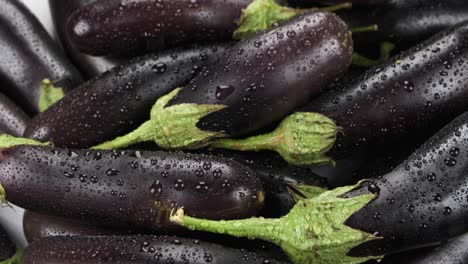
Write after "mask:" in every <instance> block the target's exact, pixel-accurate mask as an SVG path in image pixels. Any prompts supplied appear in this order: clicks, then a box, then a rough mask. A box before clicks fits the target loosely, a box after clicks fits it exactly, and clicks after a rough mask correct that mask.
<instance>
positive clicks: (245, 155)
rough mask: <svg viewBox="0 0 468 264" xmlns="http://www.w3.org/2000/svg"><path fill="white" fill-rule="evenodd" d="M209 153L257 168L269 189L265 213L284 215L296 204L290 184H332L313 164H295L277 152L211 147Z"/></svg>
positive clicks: (273, 216)
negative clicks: (314, 168) (290, 163)
mask: <svg viewBox="0 0 468 264" xmlns="http://www.w3.org/2000/svg"><path fill="white" fill-rule="evenodd" d="M205 152H206V150H205ZM208 153H209V154H210V155H215V156H218V157H224V158H228V159H233V160H235V161H237V162H240V163H241V164H243V165H246V166H248V167H249V168H251V169H252V170H254V171H255V173H256V174H257V176H258V177H259V179H260V180H261V181H262V185H263V188H264V190H265V206H264V208H263V210H262V212H261V215H262V216H264V217H269V218H278V217H281V216H284V215H286V214H287V213H288V212H289V211H290V210H291V208H293V207H294V205H296V201H295V200H294V198H293V197H292V195H291V194H290V193H289V192H288V184H306V185H310V186H316V187H319V188H323V189H324V190H326V189H328V188H329V187H330V186H329V185H328V183H327V180H326V179H325V178H322V177H320V176H318V175H317V174H315V173H314V172H313V171H312V168H309V167H296V166H291V165H289V164H288V163H287V162H285V161H284V159H282V158H281V157H280V156H279V155H277V154H275V153H270V152H260V153H256V152H239V151H229V150H210V151H209V152H208Z"/></svg>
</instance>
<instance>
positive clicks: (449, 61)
mask: <svg viewBox="0 0 468 264" xmlns="http://www.w3.org/2000/svg"><path fill="white" fill-rule="evenodd" d="M467 56H468V23H466V22H465V23H462V24H460V25H457V26H456V27H453V28H451V29H449V30H447V31H444V32H442V33H440V34H438V35H436V36H434V37H433V38H431V39H429V40H428V41H426V42H424V43H422V44H419V45H417V46H415V47H413V48H411V49H409V50H407V51H405V52H402V53H401V54H399V55H397V56H396V57H393V58H391V59H390V60H389V61H387V62H386V63H383V64H381V65H379V66H376V67H374V68H371V69H369V70H368V71H367V72H366V73H365V74H364V75H363V76H362V77H361V78H360V79H358V80H357V81H355V82H353V83H351V84H350V85H349V86H348V87H345V88H343V89H336V90H332V91H329V92H327V93H325V94H323V95H322V96H320V97H318V98H316V99H314V100H312V101H311V102H310V103H309V104H308V105H306V106H305V107H303V108H301V109H299V110H298V111H299V112H318V113H320V114H323V115H325V116H327V117H329V118H331V119H332V120H333V121H334V122H335V123H336V124H337V125H338V126H340V127H342V128H343V133H342V134H340V135H339V136H338V137H337V142H336V144H335V146H334V148H333V149H332V150H331V152H330V155H331V156H332V157H334V158H343V157H349V156H351V155H353V154H354V153H357V152H359V151H363V150H364V151H374V153H375V152H379V151H380V152H382V150H383V148H385V147H388V146H392V145H402V144H405V145H407V146H410V147H412V148H413V147H414V146H416V147H417V146H418V144H420V143H421V144H422V143H423V142H424V141H425V140H427V139H428V138H429V137H430V136H432V135H433V134H434V133H435V132H436V131H438V130H439V129H441V128H442V127H443V126H445V125H446V124H447V123H448V121H450V120H452V119H453V118H455V117H457V116H458V115H460V114H462V113H463V112H464V111H467V110H468V108H467V107H466V104H465V102H466V100H468V85H467V84H468V79H467V76H468V64H467V63H466V57H467ZM413 150H414V149H411V150H410V151H413Z"/></svg>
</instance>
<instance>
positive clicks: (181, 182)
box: [174, 179, 185, 191]
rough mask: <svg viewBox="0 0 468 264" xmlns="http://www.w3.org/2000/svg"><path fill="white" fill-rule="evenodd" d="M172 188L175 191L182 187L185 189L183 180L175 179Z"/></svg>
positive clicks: (180, 189)
mask: <svg viewBox="0 0 468 264" xmlns="http://www.w3.org/2000/svg"><path fill="white" fill-rule="evenodd" d="M174 188H175V189H176V190H177V191H182V190H183V189H185V185H184V181H182V180H181V179H179V180H177V181H176V182H175V184H174Z"/></svg>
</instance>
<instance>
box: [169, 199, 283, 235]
mask: <svg viewBox="0 0 468 264" xmlns="http://www.w3.org/2000/svg"><path fill="white" fill-rule="evenodd" d="M171 221H172V222H174V223H178V224H183V225H184V227H186V228H188V229H192V230H195V229H196V230H199V231H206V232H214V233H218V234H224V235H229V236H234V237H246V238H249V239H262V240H265V241H270V242H272V243H278V242H279V241H272V240H273V239H272V237H271V232H272V231H273V230H275V229H276V227H278V226H279V225H280V223H281V219H265V218H249V219H242V220H229V221H224V220H221V221H212V220H206V219H197V218H193V217H190V216H186V215H185V214H184V210H183V209H182V208H181V209H178V210H177V212H175V214H172V215H171Z"/></svg>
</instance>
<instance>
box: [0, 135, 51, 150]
mask: <svg viewBox="0 0 468 264" xmlns="http://www.w3.org/2000/svg"><path fill="white" fill-rule="evenodd" d="M19 145H32V146H50V145H52V144H51V143H50V142H45V143H43V142H39V141H37V140H34V139H29V138H17V137H14V136H11V135H7V134H0V149H4V148H11V147H14V146H19Z"/></svg>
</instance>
